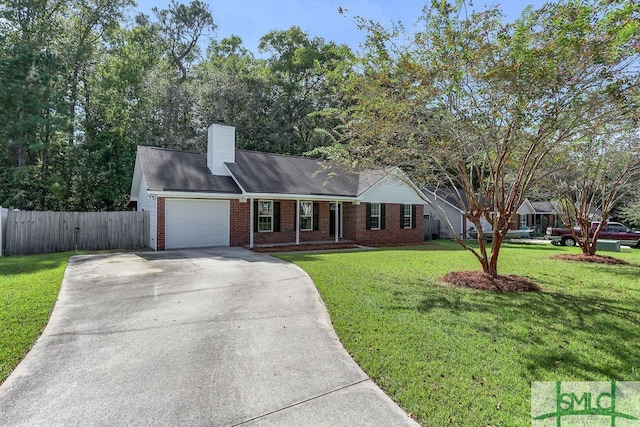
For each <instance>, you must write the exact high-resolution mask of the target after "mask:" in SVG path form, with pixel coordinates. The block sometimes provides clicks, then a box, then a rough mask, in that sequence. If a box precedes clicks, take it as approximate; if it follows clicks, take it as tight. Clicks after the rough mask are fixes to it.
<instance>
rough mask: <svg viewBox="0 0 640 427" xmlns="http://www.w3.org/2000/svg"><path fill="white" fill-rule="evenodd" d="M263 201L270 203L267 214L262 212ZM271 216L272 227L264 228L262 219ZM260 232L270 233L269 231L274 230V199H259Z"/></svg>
mask: <svg viewBox="0 0 640 427" xmlns="http://www.w3.org/2000/svg"><path fill="white" fill-rule="evenodd" d="M263 203H269V214H268V215H265V214H263V213H262V204H263ZM266 218H269V224H270V227H269V229H266V228H265V229H262V228H261V226H262V223H261V222H260V219H266ZM257 231H258V232H259V233H269V232H273V200H258V230H257Z"/></svg>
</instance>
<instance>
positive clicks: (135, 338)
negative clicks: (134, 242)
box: [0, 248, 416, 426]
mask: <svg viewBox="0 0 640 427" xmlns="http://www.w3.org/2000/svg"><path fill="white" fill-rule="evenodd" d="M0 425H10V426H17V425H64V426H73V425H77V426H87V425H105V426H107V425H108V426H115V425H207V426H237V425H251V426H254V425H261V426H262V425H266V426H269V425H274V426H275V425H278V426H301V425H304V426H330V425H331V426H333V425H344V426H347V425H348V426H361V425H372V426H373V425H376V426H378V425H379V426H401V425H416V424H415V423H414V422H413V421H412V420H411V419H410V418H409V417H408V416H407V415H406V414H405V413H404V412H402V410H401V409H400V408H398V407H397V406H396V405H395V404H394V403H393V402H392V401H391V399H389V398H388V397H387V396H386V395H385V394H384V393H382V392H381V391H380V389H378V388H377V387H376V386H375V384H373V383H372V381H371V380H370V379H369V378H368V377H367V376H366V375H365V374H364V373H363V372H362V371H361V370H360V368H359V367H358V366H357V365H356V364H355V363H354V362H353V361H352V359H351V358H350V357H349V355H348V354H347V352H346V351H345V350H344V348H343V347H342V345H341V344H340V342H339V341H338V339H337V337H336V336H335V333H334V332H333V329H332V327H331V324H330V321H329V319H328V316H327V314H326V310H325V307H324V304H323V303H322V301H321V299H320V297H319V295H318V293H317V291H316V289H315V287H314V286H313V283H312V282H311V280H310V279H309V277H308V276H307V275H306V274H305V273H304V272H303V271H302V270H301V269H299V268H298V267H296V266H294V265H291V264H288V263H286V262H283V261H280V260H278V259H275V258H272V257H269V256H267V255H262V254H256V253H253V252H250V251H247V250H244V249H240V248H211V249H203V250H183V251H167V252H147V253H138V254H133V253H129V254H108V255H86V256H75V257H73V258H71V261H70V263H69V266H68V268H67V271H66V273H65V278H64V281H63V285H62V289H61V292H60V296H59V299H58V302H57V304H56V308H55V310H54V312H53V315H52V318H51V320H50V322H49V325H48V326H47V328H46V330H45V332H44V334H43V335H42V337H41V338H40V339H39V340H38V342H37V343H36V345H35V346H34V348H33V349H32V350H31V352H30V353H29V354H28V356H27V357H26V358H25V360H24V361H23V362H22V363H21V364H20V365H19V366H18V368H17V369H16V370H15V371H14V373H13V374H12V375H11V376H10V377H9V378H8V379H7V381H5V383H4V384H3V385H2V386H1V387H0Z"/></svg>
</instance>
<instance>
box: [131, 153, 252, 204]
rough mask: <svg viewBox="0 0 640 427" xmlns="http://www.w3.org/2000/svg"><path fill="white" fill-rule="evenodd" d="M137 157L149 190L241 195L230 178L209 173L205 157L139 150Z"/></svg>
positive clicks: (195, 154) (201, 155)
mask: <svg viewBox="0 0 640 427" xmlns="http://www.w3.org/2000/svg"><path fill="white" fill-rule="evenodd" d="M138 157H139V159H140V162H141V165H142V171H143V173H144V177H145V180H146V183H147V189H148V190H158V191H189V192H199V193H228V194H241V193H242V192H241V191H240V189H239V188H238V186H237V185H236V183H235V182H234V180H233V178H231V177H230V176H214V175H212V174H211V172H210V171H209V168H208V167H207V157H206V156H205V155H204V154H197V153H188V152H184V151H174V150H165V149H162V148H154V147H138Z"/></svg>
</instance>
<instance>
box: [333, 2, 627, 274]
mask: <svg viewBox="0 0 640 427" xmlns="http://www.w3.org/2000/svg"><path fill="white" fill-rule="evenodd" d="M468 6H469V5H467V3H466V2H464V1H457V2H456V3H455V4H449V3H446V2H443V1H432V2H431V4H430V5H427V6H425V8H424V9H423V15H422V16H421V18H420V21H419V28H418V26H416V28H418V29H416V30H414V32H413V33H412V34H409V33H408V32H407V31H406V30H405V28H404V27H403V26H402V25H401V24H396V25H394V26H393V27H391V28H385V27H383V26H382V25H380V24H378V23H375V22H372V21H367V20H365V19H359V20H358V22H359V26H360V27H361V28H362V29H364V30H365V31H367V37H368V39H367V44H366V46H365V49H364V53H363V54H362V55H361V56H360V58H359V60H358V62H357V63H355V64H352V65H351V71H352V72H343V73H342V74H340V75H338V76H337V77H336V78H340V79H342V84H341V86H340V90H339V91H337V92H336V94H335V96H336V97H337V98H339V99H340V100H341V105H342V108H341V109H340V110H339V111H336V110H334V111H333V112H334V113H337V114H338V115H339V116H340V119H341V121H342V124H341V125H340V126H339V127H337V128H336V129H334V135H336V139H337V140H338V143H337V144H336V145H335V146H333V147H331V148H329V149H327V150H326V153H327V154H329V155H330V156H332V157H333V158H334V159H335V158H343V159H347V161H348V162H350V164H351V165H352V166H353V167H366V166H372V165H375V166H378V167H379V166H385V165H401V167H402V168H403V170H404V171H405V172H407V174H408V175H409V176H410V177H411V178H412V179H413V180H414V181H415V182H417V183H419V184H422V185H426V184H430V185H433V186H436V187H437V186H439V187H442V188H445V187H446V188H447V189H453V190H451V191H450V193H451V194H450V196H451V197H455V198H458V199H459V202H460V205H461V206H465V209H466V212H465V216H466V219H467V220H468V221H469V222H470V223H471V224H473V225H474V226H475V228H476V229H477V230H478V243H479V244H478V247H477V248H476V247H474V246H471V245H468V244H467V243H466V242H465V241H464V240H462V237H461V236H458V237H457V238H456V239H457V240H458V242H459V243H460V244H461V245H462V246H463V247H464V248H466V249H467V250H469V251H470V252H472V253H473V254H474V255H475V257H476V258H477V259H478V261H479V262H480V264H481V265H482V269H483V271H484V272H485V273H488V274H490V275H491V276H493V277H497V275H498V258H499V254H500V248H501V244H502V241H503V239H504V236H505V235H506V233H507V231H508V229H509V225H510V223H511V222H512V220H513V219H514V218H515V215H516V212H517V209H518V207H519V206H520V205H521V203H522V201H523V200H524V198H525V195H526V194H527V190H528V189H529V188H530V187H531V186H532V185H533V184H534V183H535V182H536V181H537V180H538V179H540V178H541V177H542V176H544V175H546V174H548V173H549V171H550V170H552V168H553V167H554V165H553V163H552V162H551V159H552V156H550V155H551V154H553V153H554V152H556V150H558V149H560V148H562V147H564V146H565V145H566V144H567V143H569V142H572V141H576V140H579V139H580V138H582V137H584V135H587V134H588V132H589V130H591V129H592V126H593V122H594V121H597V122H606V121H610V120H611V121H618V119H619V117H618V116H619V115H624V114H627V113H626V112H625V111H626V110H624V109H619V108H615V109H598V108H595V106H596V105H598V102H599V101H603V100H607V102H611V103H614V102H622V101H621V100H623V99H629V98H631V97H632V95H631V94H630V92H631V91H633V84H632V83H633V82H631V81H628V82H627V79H630V78H631V77H630V74H631V73H630V71H631V70H633V69H634V64H637V59H638V54H639V51H638V42H637V34H638V21H637V14H638V5H637V4H631V3H629V2H623V1H607V2H596V1H591V2H589V1H568V2H561V3H548V4H546V5H545V6H544V7H542V8H540V9H538V10H533V9H532V8H527V9H525V11H524V12H523V14H522V16H521V17H520V18H519V19H518V20H516V21H515V22H512V23H506V22H505V20H504V16H503V15H502V14H501V12H500V11H499V10H498V9H496V8H490V9H487V10H483V11H479V12H478V11H470V8H469V7H468ZM635 69H636V70H637V68H635ZM636 101H637V98H636ZM434 204H436V205H437V204H438V203H437V202H436V203H434ZM436 210H437V209H436ZM443 219H445V220H446V217H443ZM483 221H486V222H488V223H489V224H490V225H491V226H492V234H493V235H492V240H491V245H488V244H486V243H485V236H484V235H483V232H482V222H483ZM449 225H450V224H449Z"/></svg>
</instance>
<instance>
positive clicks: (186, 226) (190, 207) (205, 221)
mask: <svg viewBox="0 0 640 427" xmlns="http://www.w3.org/2000/svg"><path fill="white" fill-rule="evenodd" d="M207 246H229V201H228V200H193V199H191V200H186V199H166V203H165V248H166V249H181V248H202V247H207Z"/></svg>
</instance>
